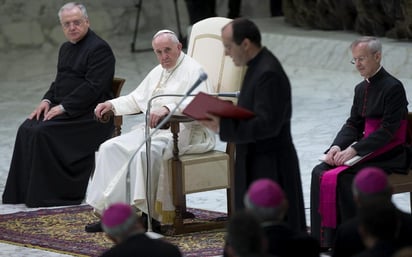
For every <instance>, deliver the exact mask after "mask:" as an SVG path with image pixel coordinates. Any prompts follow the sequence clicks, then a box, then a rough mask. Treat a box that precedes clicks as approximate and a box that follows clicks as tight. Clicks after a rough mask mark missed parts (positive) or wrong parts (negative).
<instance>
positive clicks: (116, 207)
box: [101, 203, 137, 236]
mask: <svg viewBox="0 0 412 257" xmlns="http://www.w3.org/2000/svg"><path fill="white" fill-rule="evenodd" d="M136 220H137V214H136V213H135V211H134V210H133V208H132V207H131V206H130V205H128V204H125V203H115V204H112V205H110V206H109V208H107V209H106V210H105V211H104V212H103V216H102V220H101V221H102V228H103V230H104V231H105V232H106V233H107V234H109V235H112V236H119V235H121V234H122V233H125V232H126V231H128V230H129V229H130V227H131V226H132V225H133V224H134V223H135V222H136Z"/></svg>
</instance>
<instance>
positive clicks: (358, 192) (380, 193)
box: [352, 167, 392, 205]
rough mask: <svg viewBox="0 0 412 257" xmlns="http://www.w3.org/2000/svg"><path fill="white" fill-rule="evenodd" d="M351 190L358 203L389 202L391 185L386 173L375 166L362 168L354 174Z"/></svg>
mask: <svg viewBox="0 0 412 257" xmlns="http://www.w3.org/2000/svg"><path fill="white" fill-rule="evenodd" d="M352 192H353V197H354V200H355V202H356V203H357V204H358V205H363V204H365V203H371V202H377V203H379V202H382V201H383V202H391V198H392V187H391V185H390V183H389V181H388V176H387V175H386V173H385V172H384V171H383V170H382V169H380V168H376V167H366V168H363V169H362V170H360V171H359V172H358V174H356V176H355V178H354V180H353V184H352Z"/></svg>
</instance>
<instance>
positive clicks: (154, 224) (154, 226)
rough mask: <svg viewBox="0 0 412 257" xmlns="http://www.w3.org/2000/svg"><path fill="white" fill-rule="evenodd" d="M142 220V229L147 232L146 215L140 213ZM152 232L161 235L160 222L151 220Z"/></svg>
mask: <svg viewBox="0 0 412 257" xmlns="http://www.w3.org/2000/svg"><path fill="white" fill-rule="evenodd" d="M142 219H143V224H144V227H145V229H146V231H147V229H148V224H147V214H146V213H144V212H143V213H142ZM152 230H153V232H156V233H159V234H161V233H162V226H161V224H160V222H159V221H157V220H155V219H153V218H152Z"/></svg>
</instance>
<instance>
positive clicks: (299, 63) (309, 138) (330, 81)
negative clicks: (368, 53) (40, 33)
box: [0, 18, 412, 257]
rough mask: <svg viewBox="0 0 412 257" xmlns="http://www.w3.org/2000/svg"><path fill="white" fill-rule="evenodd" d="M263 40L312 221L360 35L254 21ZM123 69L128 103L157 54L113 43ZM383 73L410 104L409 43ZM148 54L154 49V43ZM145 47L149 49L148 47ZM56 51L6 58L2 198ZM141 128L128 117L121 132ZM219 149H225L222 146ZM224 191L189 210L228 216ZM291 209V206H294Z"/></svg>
mask: <svg viewBox="0 0 412 257" xmlns="http://www.w3.org/2000/svg"><path fill="white" fill-rule="evenodd" d="M255 21H256V23H257V24H258V25H259V26H260V28H261V30H262V33H263V44H264V45H265V46H267V47H268V48H269V49H270V50H272V51H273V53H274V54H275V55H276V56H278V58H279V59H280V61H281V62H282V63H283V65H284V68H285V70H286V72H287V74H288V75H289V78H290V81H291V84H292V94H293V118H292V133H293V139H294V143H295V146H296V149H297V152H298V155H299V164H300V168H301V176H302V183H303V191H304V199H305V207H306V217H307V222H308V225H310V224H309V222H310V219H309V209H310V202H309V190H310V188H309V186H310V173H311V170H312V168H313V166H315V165H316V164H317V163H318V157H319V156H320V155H321V154H322V153H323V151H324V150H325V149H327V147H328V146H329V144H330V143H331V141H332V139H333V138H334V136H335V134H336V132H337V131H338V129H339V128H340V127H341V126H342V124H343V122H344V121H345V119H346V117H347V116H348V113H349V108H350V105H351V101H352V96H353V88H354V85H355V84H356V83H358V82H359V81H361V80H362V78H361V77H360V76H359V74H358V73H357V72H356V70H355V68H354V66H353V65H352V64H350V62H349V61H350V59H351V57H350V53H349V51H348V47H349V44H350V42H351V41H352V40H353V39H355V38H356V37H358V36H359V35H357V34H355V33H350V32H344V31H316V30H305V29H301V28H296V27H291V26H290V25H288V24H285V23H284V21H283V19H282V18H265V19H255ZM108 41H109V42H110V43H111V45H112V46H113V50H114V52H115V55H116V58H117V63H116V76H118V77H123V78H126V84H125V85H124V89H123V90H122V95H123V94H127V93H129V92H131V91H132V90H133V89H134V88H135V87H136V86H137V85H138V84H139V82H140V81H141V80H142V79H143V77H144V76H145V75H146V74H147V72H148V71H149V70H150V69H151V68H152V67H153V66H154V65H156V64H157V63H156V59H155V56H154V54H153V53H152V52H151V51H149V52H141V53H130V42H131V37H130V38H129V37H125V38H122V39H120V40H119V39H118V38H117V39H108ZM382 41H383V43H384V48H383V51H384V57H383V65H384V67H385V68H386V69H387V70H388V71H389V72H391V73H393V74H394V75H396V76H397V77H398V78H399V79H400V80H401V81H402V82H403V83H404V85H405V88H406V90H407V94H408V99H409V102H411V97H412V87H411V86H410V85H411V82H412V73H411V72H410V71H411V70H412V64H411V63H410V62H411V61H412V58H409V57H411V55H412V50H410V47H409V46H410V43H405V42H395V41H393V40H390V39H382ZM144 43H147V44H148V45H147V46H150V44H149V42H144ZM147 46H146V47H147ZM56 58H57V49H55V48H51V47H45V48H44V49H40V50H39V49H32V50H30V49H19V50H10V51H8V52H7V53H0V78H1V81H0V88H1V90H2V94H1V95H0V116H1V124H2V125H1V126H0V152H1V153H2V155H1V156H0V193H2V192H3V189H4V184H5V181H6V178H7V173H8V168H9V164H10V160H11V156H12V150H13V145H14V139H15V133H16V130H17V127H18V126H19V124H20V123H21V122H22V121H23V120H24V119H25V118H26V117H27V116H28V114H29V113H30V112H31V111H32V110H33V108H34V107H35V106H36V105H37V104H38V102H39V100H40V99H41V97H42V96H43V94H44V92H45V91H46V90H47V88H48V87H49V85H50V82H51V81H52V80H53V79H54V75H55V74H54V72H55V69H56V68H55V64H56ZM135 122H136V117H126V118H125V121H124V123H125V125H124V127H123V132H127V131H128V130H129V129H130V128H131V126H132V125H133V124H134V123H135ZM218 147H219V148H222V147H223V143H219V145H218ZM224 198H225V192H224V191H223V190H216V191H212V192H208V193H197V194H193V195H190V196H189V197H188V201H189V202H188V206H190V207H196V208H204V209H210V210H215V211H226V207H225V206H226V202H225V201H222V199H224ZM394 202H395V203H396V205H397V206H398V207H400V208H401V209H402V210H405V211H408V212H410V205H409V195H408V194H398V195H395V196H394ZM292 204H293V203H292ZM31 210H32V209H27V208H25V207H24V206H21V205H0V213H11V212H17V211H31ZM0 252H2V254H0V255H1V256H3V255H4V256H6V255H7V256H25V255H27V256H47V257H49V256H67V255H62V254H57V253H51V252H44V251H39V250H34V249H29V248H24V247H17V246H13V245H7V244H0Z"/></svg>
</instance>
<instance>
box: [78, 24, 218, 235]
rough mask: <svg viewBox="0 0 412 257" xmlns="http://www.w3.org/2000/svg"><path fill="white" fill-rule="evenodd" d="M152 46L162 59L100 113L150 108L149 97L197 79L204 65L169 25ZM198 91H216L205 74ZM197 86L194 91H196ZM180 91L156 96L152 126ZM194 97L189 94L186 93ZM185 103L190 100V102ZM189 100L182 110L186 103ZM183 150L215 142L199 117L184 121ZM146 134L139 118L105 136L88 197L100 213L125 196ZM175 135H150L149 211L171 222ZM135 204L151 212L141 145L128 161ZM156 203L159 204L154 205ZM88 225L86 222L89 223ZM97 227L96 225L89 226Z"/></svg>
mask: <svg viewBox="0 0 412 257" xmlns="http://www.w3.org/2000/svg"><path fill="white" fill-rule="evenodd" d="M152 47H153V50H154V52H155V54H156V56H157V59H158V60H159V63H160V64H159V65H157V66H156V67H155V68H153V69H152V70H151V71H150V72H149V74H148V75H147V76H146V77H145V79H144V80H143V81H142V82H141V83H140V85H139V86H138V87H137V88H136V89H135V90H134V91H133V92H131V93H130V94H128V95H125V96H120V97H118V98H116V99H112V100H110V101H107V102H104V103H100V104H98V105H97V106H96V110H95V112H96V116H97V117H99V118H100V117H101V116H102V115H103V114H104V113H106V112H108V111H109V110H113V112H114V114H115V115H124V114H133V113H137V112H143V113H145V112H146V109H147V103H148V101H149V100H150V98H151V97H153V96H155V95H159V94H185V93H186V92H187V91H188V90H189V89H190V88H191V86H192V85H193V84H194V83H195V82H196V81H197V79H198V78H199V75H200V74H201V73H203V69H202V67H201V66H200V64H199V63H197V62H196V61H195V60H194V59H192V58H191V57H190V56H188V55H186V54H185V53H183V52H182V44H181V43H180V42H179V40H178V38H177V36H176V35H175V33H173V32H172V31H169V30H161V31H159V32H157V33H156V34H155V35H154V37H153V40H152ZM196 91H203V92H212V86H211V85H210V84H209V82H208V81H207V80H206V81H204V82H202V83H201V84H200V86H199V87H198V88H197V89H196ZM196 91H195V92H196ZM180 100H181V98H178V97H158V98H156V99H154V100H153V101H152V107H151V113H150V118H149V119H150V124H149V125H150V127H151V128H152V129H153V128H154V127H156V125H157V124H158V123H159V122H160V121H161V119H162V118H163V117H165V116H166V115H167V114H168V113H169V112H170V111H172V110H173V109H174V108H175V106H176V104H177V103H178V102H179V101H180ZM187 100H190V99H187ZM186 104H187V103H186ZM184 106H185V103H183V104H182V106H181V108H179V110H180V111H181V110H182V109H184ZM180 131H181V132H180V134H179V139H180V141H179V150H180V152H181V153H200V152H206V151H209V150H212V149H213V148H214V147H215V135H214V133H213V132H211V131H209V130H208V129H207V128H205V127H203V126H201V125H200V124H198V123H197V122H196V121H194V122H189V123H185V124H182V125H181V128H180ZM144 140H145V124H144V123H143V124H138V125H136V126H134V127H133V129H132V130H131V131H130V132H128V133H126V134H123V135H121V136H118V137H115V138H112V139H110V140H107V141H106V142H104V143H103V144H101V145H100V148H99V150H98V152H97V153H96V167H95V171H94V174H93V177H92V179H91V180H90V183H89V186H88V190H87V195H86V202H87V203H88V204H89V205H91V206H92V207H93V208H94V209H95V211H96V212H97V213H102V211H103V210H105V209H106V208H107V207H108V206H109V205H110V204H112V203H115V202H125V201H126V174H127V169H128V163H129V161H130V158H131V157H132V155H133V153H134V152H135V151H136V150H137V148H138V147H139V145H141V144H142V143H143V141H144ZM172 149H173V139H172V134H171V132H170V130H158V132H156V133H155V134H154V135H153V137H152V139H151V158H150V159H151V164H150V165H151V182H152V183H151V199H152V203H151V204H150V206H151V214H152V217H153V218H154V219H156V220H158V221H160V222H162V223H171V222H172V221H173V220H172V218H173V215H174V206H173V202H172V197H171V188H170V182H169V181H170V180H169V179H170V178H169V174H168V172H165V167H166V164H167V163H166V161H167V160H168V159H170V158H171V157H172ZM130 181H131V182H130V190H131V192H130V193H131V203H130V204H131V205H134V206H136V207H137V208H139V209H140V210H142V211H143V212H145V213H147V204H146V148H145V147H142V148H141V149H140V150H139V153H138V154H137V155H135V157H133V160H132V162H131V165H130ZM153 206H156V210H155V211H154V210H153ZM86 231H87V226H86ZM88 232H96V231H88Z"/></svg>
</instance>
